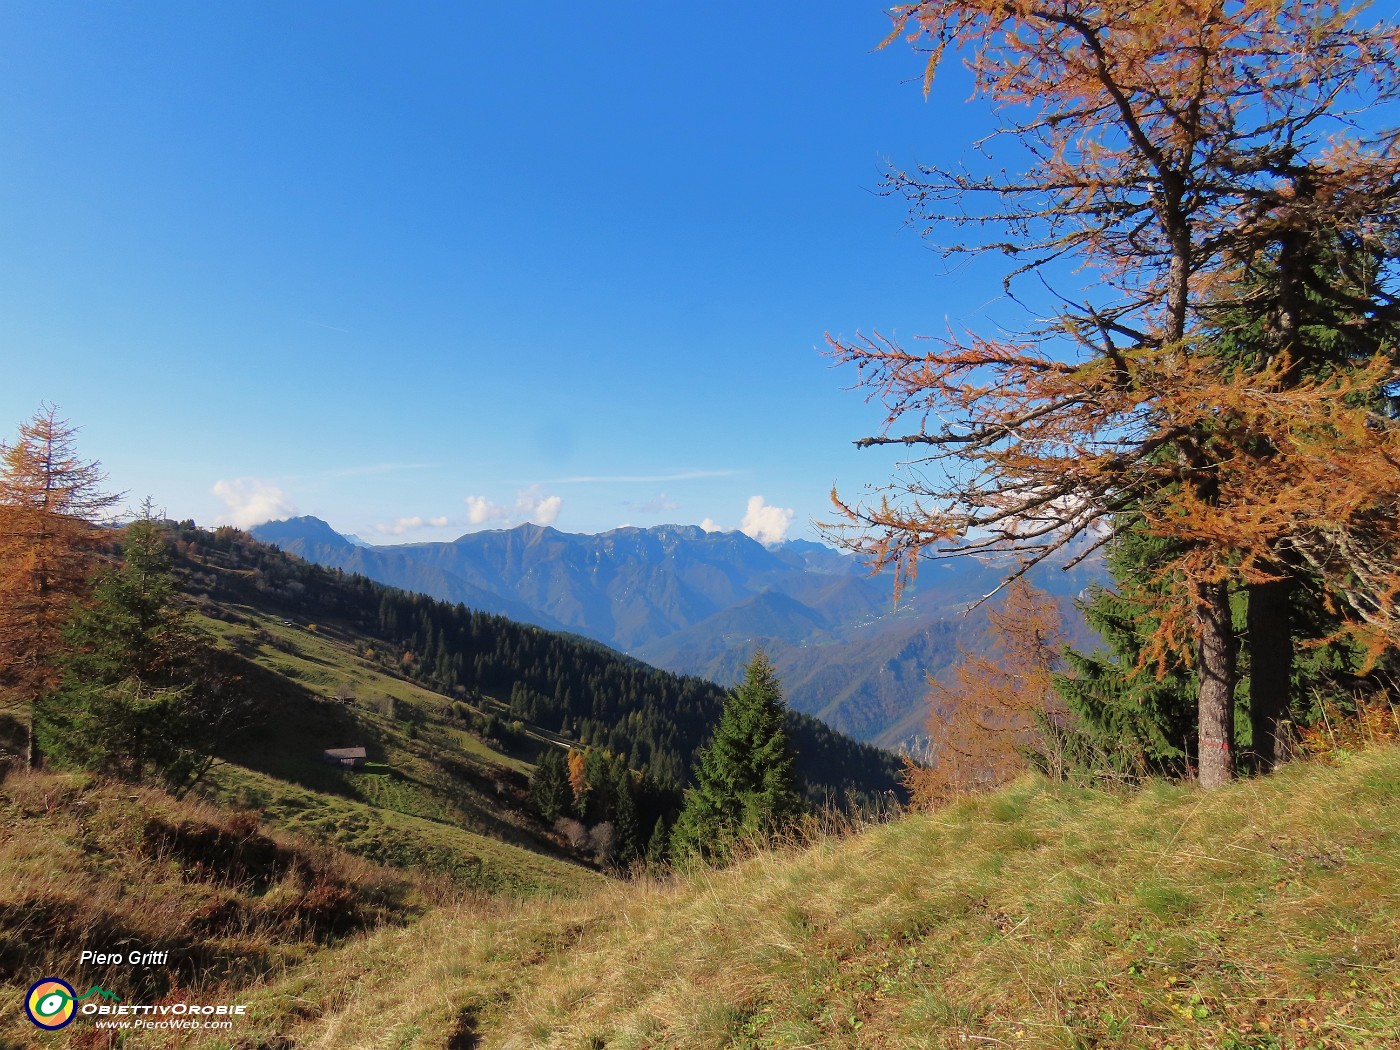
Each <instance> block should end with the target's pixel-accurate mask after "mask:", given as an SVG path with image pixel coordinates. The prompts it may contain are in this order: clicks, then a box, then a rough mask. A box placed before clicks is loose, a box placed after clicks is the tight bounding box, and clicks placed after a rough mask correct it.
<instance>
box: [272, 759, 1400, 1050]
mask: <svg viewBox="0 0 1400 1050" xmlns="http://www.w3.org/2000/svg"><path fill="white" fill-rule="evenodd" d="M1398 887H1400V751H1397V750H1395V749H1393V748H1392V749H1378V750H1376V751H1374V752H1370V753H1366V754H1363V755H1360V756H1357V757H1354V758H1351V759H1348V760H1346V761H1345V762H1344V763H1342V764H1340V765H1338V766H1335V767H1330V766H1324V765H1319V764H1307V765H1305V764H1297V765H1294V766H1291V767H1288V768H1287V769H1285V770H1284V771H1282V772H1281V773H1279V774H1278V775H1276V776H1274V777H1271V778H1268V779H1265V780H1261V781H1253V782H1246V783H1241V784H1239V785H1237V786H1235V787H1232V788H1230V789H1228V790H1225V791H1221V792H1217V793H1213V794H1209V795H1206V794H1201V793H1198V792H1196V791H1193V790H1189V789H1185V788H1176V787H1167V786H1161V787H1154V788H1149V789H1147V790H1144V791H1142V792H1141V793H1138V794H1135V795H1130V796H1121V795H1114V794H1110V793H1105V792H1089V791H1079V790H1070V789H1061V788H1051V787H1047V786H1045V785H1043V784H1040V783H1033V782H1025V783H1022V784H1020V785H1017V786H1016V787H1014V788H1012V789H1010V790H1007V791H1004V792H1002V793H1000V794H998V795H994V796H990V797H987V798H983V799H978V800H972V801H967V802H964V803H960V804H958V805H956V806H953V807H951V808H949V809H946V810H943V811H940V812H937V813H932V814H921V815H915V816H910V817H906V818H904V819H901V820H899V821H897V822H894V823H892V824H889V825H885V826H879V827H874V828H870V829H867V830H866V831H864V832H862V833H860V834H858V835H854V836H851V837H848V838H845V839H829V840H824V841H822V842H819V843H818V844H817V845H815V846H812V847H808V848H805V849H800V850H798V849H794V850H790V851H780V852H776V853H768V854H763V855H760V856H758V857H756V858H755V859H753V860H751V861H749V862H747V863H745V864H742V865H739V866H737V867H736V868H734V869H731V870H727V871H722V872H713V873H709V872H707V873H702V874H698V875H695V876H693V877H690V878H684V879H678V880H676V881H674V882H650V881H643V882H638V883H633V884H611V885H608V886H606V887H604V888H602V889H600V890H599V891H598V892H597V893H595V894H593V895H591V896H589V897H588V898H586V899H583V900H577V901H570V902H555V903H551V904H534V905H530V906H514V905H500V904H493V905H491V906H490V907H489V908H485V909H483V908H481V907H477V906H463V907H460V908H449V909H443V910H441V911H438V912H436V913H434V914H433V915H431V916H429V917H428V918H426V919H425V920H424V921H423V922H421V923H419V924H418V925H416V926H414V927H412V928H409V929H403V930H392V931H386V932H384V933H380V934H375V935H373V936H372V937H370V938H369V939H367V940H365V941H362V942H359V943H357V944H355V945H352V946H349V947H347V948H345V949H343V950H340V951H338V952H336V953H334V954H333V955H332V956H330V958H328V959H327V960H325V961H324V962H323V964H322V966H321V968H319V969H318V971H317V973H316V974H314V975H312V974H309V973H301V974H297V973H294V974H293V975H292V976H290V977H289V978H288V979H287V980H285V981H283V982H274V983H272V984H270V985H268V986H266V987H265V988H263V989H261V990H259V991H257V992H256V993H254V996H253V999H254V1001H255V1002H256V1006H257V1012H258V1017H257V1018H256V1019H255V1020H252V1021H250V1022H248V1024H249V1032H248V1033H246V1034H249V1035H255V1034H258V1033H262V1034H266V1035H271V1034H272V1033H278V1034H281V1035H284V1036H286V1037H288V1038H291V1039H292V1040H294V1043H295V1045H298V1046H302V1045H306V1046H313V1045H334V1046H345V1047H353V1046H385V1047H387V1046H423V1047H443V1046H455V1047H471V1046H480V1047H486V1048H496V1047H513V1048H517V1050H518V1048H524V1047H561V1048H562V1047H571V1048H572V1047H607V1048H609V1050H624V1048H641V1047H676V1048H682V1047H683V1048H687V1050H689V1048H703V1047H715V1048H722V1047H748V1048H761V1047H793V1048H796V1047H850V1048H864V1047H909V1048H914V1047H930V1046H933V1047H943V1046H947V1047H955V1046H956V1047H962V1046H970V1045H985V1046H1003V1045H1004V1046H1026V1047H1067V1048H1072V1047H1110V1046H1112V1047H1117V1046H1141V1047H1160V1048H1165V1047H1179V1048H1185V1047H1202V1048H1205V1047H1220V1048H1229V1050H1282V1048H1295V1047H1296V1048H1305V1047H1306V1048H1313V1047H1322V1048H1330V1047H1367V1048H1371V1047H1374V1048H1381V1047H1388V1046H1396V1045H1400V961H1397V959H1398V958H1400V889H1397V888H1398ZM350 989H353V991H351V990H350ZM308 1003H310V1006H309V1008H308V1006H307V1004H308ZM293 1004H295V1009H293Z"/></svg>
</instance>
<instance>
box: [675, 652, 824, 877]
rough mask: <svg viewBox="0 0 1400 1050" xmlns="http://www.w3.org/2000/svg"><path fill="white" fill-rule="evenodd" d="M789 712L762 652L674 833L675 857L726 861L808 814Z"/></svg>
mask: <svg viewBox="0 0 1400 1050" xmlns="http://www.w3.org/2000/svg"><path fill="white" fill-rule="evenodd" d="M785 713H786V706H785V705H784V703H783V694H782V690H781V689H780V687H779V684H778V679H777V673H776V672H775V671H774V669H773V665H772V664H771V663H769V661H768V658H767V657H766V656H765V655H764V654H763V652H762V651H759V652H757V653H755V654H754V657H753V659H751V660H750V661H749V663H748V666H747V667H746V668H745V669H744V681H743V682H742V683H741V684H740V685H739V687H738V688H737V689H735V690H734V691H733V692H732V693H730V694H729V696H728V697H727V698H726V700H725V704H724V709H723V710H722V712H721V713H720V719H719V725H718V726H716V728H715V733H714V737H713V739H711V741H710V743H709V745H708V746H706V747H705V748H702V749H701V751H700V756H699V761H698V768H697V773H696V786H695V787H694V788H693V789H691V790H690V791H688V792H686V796H685V806H684V808H683V809H682V810H681V815H680V818H679V819H678V820H677V822H676V826H675V828H674V829H673V831H672V837H671V849H672V853H673V854H674V855H676V856H678V857H683V856H689V855H698V856H700V857H702V858H705V859H707V860H722V859H723V858H725V857H726V856H728V855H729V853H730V851H731V850H732V849H733V847H734V845H735V844H736V843H737V842H738V841H739V840H741V839H743V838H747V837H753V836H767V835H771V834H773V833H774V832H775V831H778V830H779V829H781V828H782V827H783V826H785V825H788V824H791V823H792V822H793V821H794V820H795V819H796V818H797V817H798V816H799V815H800V814H801V812H802V801H801V793H800V790H799V787H798V783H797V772H796V757H795V756H794V754H793V750H792V744H791V742H790V740H789V739H788V735H787V731H786V729H785V728H784V725H783V722H784V716H785Z"/></svg>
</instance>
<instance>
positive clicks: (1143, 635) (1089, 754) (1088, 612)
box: [1054, 525, 1197, 776]
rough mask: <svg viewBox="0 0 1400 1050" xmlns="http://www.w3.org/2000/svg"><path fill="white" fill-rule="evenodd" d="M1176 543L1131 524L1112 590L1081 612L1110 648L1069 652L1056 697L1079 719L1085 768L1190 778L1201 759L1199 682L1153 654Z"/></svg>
mask: <svg viewBox="0 0 1400 1050" xmlns="http://www.w3.org/2000/svg"><path fill="white" fill-rule="evenodd" d="M1168 544H1169V541H1167V540H1162V539H1159V538H1156V537H1153V536H1149V535H1147V534H1146V533H1145V532H1143V531H1141V530H1139V529H1135V528H1133V527H1132V526H1131V525H1128V526H1126V527H1124V528H1123V530H1122V531H1121V532H1120V533H1119V536H1118V538H1117V539H1116V540H1115V541H1114V542H1113V544H1111V545H1110V547H1109V549H1108V553H1107V557H1106V559H1105V560H1106V562H1107V566H1108V569H1109V572H1110V573H1111V574H1112V576H1113V581H1114V583H1113V586H1112V587H1095V588H1093V590H1092V591H1091V592H1090V596H1089V598H1088V600H1087V601H1085V602H1082V603H1081V604H1080V611H1081V612H1083V614H1084V618H1085V620H1086V621H1088V623H1089V626H1090V627H1092V628H1094V629H1095V630H1096V631H1098V632H1099V637H1100V638H1101V639H1102V640H1103V643H1104V646H1105V647H1104V648H1102V649H1096V650H1093V651H1091V652H1088V653H1081V652H1076V651H1074V650H1068V651H1066V653H1065V659H1066V663H1067V665H1068V666H1067V673H1063V674H1057V675H1056V676H1055V677H1054V685H1055V689H1056V691H1057V692H1058V693H1059V694H1060V697H1061V699H1063V700H1064V702H1065V706H1066V707H1067V708H1068V709H1069V711H1070V712H1071V714H1073V715H1074V722H1073V731H1074V734H1075V735H1076V736H1077V737H1078V738H1080V742H1081V743H1082V745H1083V746H1081V747H1079V748H1074V749H1072V750H1074V751H1077V752H1079V757H1081V758H1082V760H1083V762H1084V764H1086V765H1089V766H1106V767H1108V768H1109V769H1110V770H1112V771H1113V772H1117V773H1126V774H1130V775H1133V776H1144V775H1149V774H1163V775H1167V776H1184V775H1186V774H1187V772H1188V770H1189V768H1190V765H1191V763H1192V758H1193V756H1194V753H1195V741H1196V688H1197V685H1196V676H1195V674H1194V673H1192V671H1191V670H1190V669H1189V668H1188V667H1186V666H1185V665H1184V664H1183V663H1182V662H1181V660H1180V659H1179V658H1178V657H1177V656H1176V654H1174V653H1170V652H1162V653H1160V654H1158V655H1157V656H1156V658H1154V654H1152V653H1150V652H1148V651H1147V650H1148V646H1149V644H1150V642H1151V639H1152V637H1153V636H1154V635H1155V634H1156V632H1157V627H1158V624H1157V621H1156V613H1155V610H1156V608H1157V607H1158V603H1157V602H1156V601H1155V600H1154V597H1155V596H1154V595H1153V594H1152V590H1153V587H1154V581H1155V571H1154V567H1155V566H1158V565H1161V564H1163V563H1164V562H1165V561H1167V560H1168V559H1167V557H1166V555H1167V552H1166V551H1165V549H1164V548H1166V547H1167V546H1168Z"/></svg>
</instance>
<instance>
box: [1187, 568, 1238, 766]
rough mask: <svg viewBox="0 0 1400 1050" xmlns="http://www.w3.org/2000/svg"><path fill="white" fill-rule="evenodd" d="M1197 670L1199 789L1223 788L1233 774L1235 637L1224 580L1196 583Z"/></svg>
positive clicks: (1227, 590) (1227, 589) (1228, 592)
mask: <svg viewBox="0 0 1400 1050" xmlns="http://www.w3.org/2000/svg"><path fill="white" fill-rule="evenodd" d="M1195 597H1196V670H1197V673H1198V675H1199V677H1200V683H1201V691H1200V701H1199V711H1200V730H1199V733H1200V735H1199V738H1198V739H1199V745H1200V754H1199V755H1198V756H1197V769H1198V771H1199V772H1198V775H1199V778H1200V782H1201V787H1203V788H1207V789H1211V788H1218V787H1223V786H1224V785H1226V784H1228V783H1229V782H1230V781H1231V780H1232V779H1233V777H1234V773H1235V766H1234V737H1235V733H1234V728H1235V696H1234V693H1235V638H1234V629H1233V626H1232V624H1231V622H1230V591H1229V588H1228V587H1227V586H1226V585H1225V584H1223V583H1201V584H1197V585H1196V595H1195Z"/></svg>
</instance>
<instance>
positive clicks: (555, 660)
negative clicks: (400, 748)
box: [172, 523, 898, 803]
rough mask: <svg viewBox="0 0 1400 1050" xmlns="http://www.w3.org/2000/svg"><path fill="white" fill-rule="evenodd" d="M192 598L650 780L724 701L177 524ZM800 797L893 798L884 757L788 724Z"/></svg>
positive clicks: (458, 610)
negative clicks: (618, 758) (345, 633)
mask: <svg viewBox="0 0 1400 1050" xmlns="http://www.w3.org/2000/svg"><path fill="white" fill-rule="evenodd" d="M172 536H173V538H174V539H175V541H176V547H177V550H178V551H179V552H180V555H181V567H182V571H183V572H184V574H185V576H186V580H187V586H188V588H189V590H190V591H191V593H192V594H194V595H195V596H196V597H199V598H207V599H208V600H209V601H210V602H211V603H219V602H224V601H235V602H247V603H253V604H258V605H260V606H263V607H266V608H268V609H272V610H276V611H280V612H282V613H283V614H284V615H287V616H291V617H296V618H298V619H301V620H303V621H305V620H307V619H308V618H311V619H314V620H318V621H323V622H324V621H328V620H343V621H344V622H346V623H347V624H350V625H353V626H354V628H355V629H356V630H357V631H359V632H361V633H363V634H364V635H366V636H367V637H370V638H373V639H378V640H379V642H380V643H382V644H381V645H380V646H379V647H377V648H373V649H372V656H373V657H374V658H375V659H376V660H378V661H379V662H380V663H381V664H383V665H384V666H386V667H390V668H392V669H393V670H395V671H396V672H397V673H401V674H403V675H405V676H407V677H409V678H412V679H413V680H415V681H418V682H422V683H423V684H425V685H427V686H429V687H431V688H433V689H436V690H438V691H440V692H443V693H446V694H448V695H455V696H460V697H461V698H463V699H470V698H480V697H489V698H494V699H499V700H500V701H502V702H503V703H505V704H506V705H507V708H508V712H509V717H510V718H514V719H519V720H521V721H522V722H528V723H531V724H533V725H536V726H538V727H540V728H541V729H543V730H546V731H550V732H553V733H558V734H560V735H563V736H567V737H568V738H569V739H571V740H574V741H577V742H578V743H579V744H581V745H591V746H595V747H602V748H606V749H608V750H610V751H613V752H614V753H618V754H625V755H626V756H627V757H628V762H629V764H630V765H631V766H632V767H633V768H635V769H642V768H646V769H647V770H648V772H649V773H650V774H651V776H653V777H654V778H655V779H656V780H657V781H658V782H660V783H662V784H669V785H671V786H672V787H673V788H679V787H681V786H683V785H684V784H685V783H686V779H687V776H688V771H689V768H690V764H691V762H692V760H693V758H694V755H695V752H696V749H697V748H699V747H700V746H701V744H703V743H704V741H705V738H706V736H707V735H708V734H709V732H710V731H711V730H712V728H713V726H714V723H715V721H716V719H717V718H718V715H719V710H720V707H721V704H722V700H723V696H724V692H723V690H721V689H720V688H719V687H718V686H716V685H714V684H713V683H711V682H707V681H704V680H702V679H698V678H689V677H678V676H676V675H673V674H669V673H667V672H664V671H659V670H657V669H655V668H652V667H649V666H647V665H646V664H643V663H641V662H639V661H637V660H632V659H629V658H627V657H625V656H622V655H621V654H619V653H616V652H613V651H612V650H609V649H607V648H606V647H604V646H602V645H599V644H597V643H595V642H591V641H589V640H586V639H582V638H578V637H575V636H569V635H564V634H558V633H552V632H549V631H544V630H541V629H539V628H536V627H530V626H527V625H523V624H518V623H514V622H512V621H510V620H507V619H504V618H503V617H500V616H494V615H489V614H486V613H480V612H475V611H472V610H469V609H467V608H466V607H465V606H463V605H451V604H448V603H446V602H441V601H437V600H434V599H431V598H426V597H424V596H422V595H414V594H409V593H406V592H404V591H399V590H396V589H394V588H390V587H385V586H383V585H381V584H377V583H374V582H373V581H371V580H368V579H366V578H365V577H363V576H355V575H347V574H345V573H341V572H338V571H334V570H328V569H323V568H321V567H319V566H314V565H310V564H308V563H306V562H303V561H301V560H300V559H298V558H295V557H292V556H290V555H288V554H286V553H284V552H282V551H280V550H277V549H276V548H274V547H271V546H269V545H266V544H262V543H258V542H257V541H255V540H253V539H251V538H250V537H249V536H247V535H246V534H244V533H240V532H238V531H236V530H233V529H219V530H218V531H217V532H213V533H211V532H208V531H205V530H202V529H199V528H197V527H195V526H194V525H193V524H192V523H184V524H181V525H179V526H176V527H175V528H174V531H173V533H172ZM789 730H790V732H791V734H792V737H793V741H794V745H795V747H796V749H797V752H798V762H799V767H798V768H799V773H800V774H801V776H802V778H803V782H804V784H805V785H806V788H807V792H808V794H809V796H811V797H812V798H814V799H815V800H826V799H828V798H830V799H833V800H835V801H837V802H843V803H844V801H845V800H846V799H847V797H848V796H850V795H852V794H854V795H856V796H859V797H862V798H865V799H867V800H870V801H874V800H875V798H877V797H878V796H880V795H881V794H883V793H887V792H892V791H896V790H898V781H897V772H898V762H897V760H896V759H895V757H894V756H893V755H891V754H890V753H888V752H885V751H881V750H879V749H877V748H874V747H870V746H868V745H863V744H858V743H856V742H855V741H853V740H851V739H849V738H848V737H844V736H842V735H840V734H838V733H836V732H834V731H833V730H831V729H829V728H828V727H826V726H825V725H823V724H822V723H821V722H819V721H817V720H816V719H813V718H810V717H808V716H805V715H800V714H796V713H790V714H789Z"/></svg>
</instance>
